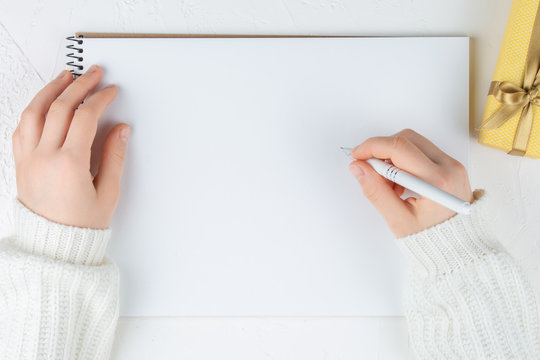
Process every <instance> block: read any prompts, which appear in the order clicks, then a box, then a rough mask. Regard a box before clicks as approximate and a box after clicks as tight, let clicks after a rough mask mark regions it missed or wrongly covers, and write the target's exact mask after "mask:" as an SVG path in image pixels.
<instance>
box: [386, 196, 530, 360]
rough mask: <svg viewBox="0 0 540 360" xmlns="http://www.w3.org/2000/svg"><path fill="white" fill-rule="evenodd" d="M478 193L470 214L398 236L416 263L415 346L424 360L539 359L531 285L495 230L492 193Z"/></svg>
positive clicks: (411, 302)
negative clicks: (491, 215) (489, 213)
mask: <svg viewBox="0 0 540 360" xmlns="http://www.w3.org/2000/svg"><path fill="white" fill-rule="evenodd" d="M475 199H476V200H475V201H474V202H473V204H472V206H471V214H470V215H462V214H458V215H455V216H454V217H452V218H450V219H448V220H446V221H444V222H442V223H440V224H438V225H435V226H433V227H431V228H428V229H425V230H423V231H421V232H418V233H416V234H413V235H409V236H407V237H403V238H400V239H397V240H396V241H397V243H398V245H399V246H400V247H401V248H402V249H403V250H404V252H405V253H406V254H407V255H408V257H409V258H410V259H411V261H412V264H413V268H412V272H411V274H410V286H409V287H408V291H407V293H408V294H407V297H406V299H407V300H406V317H407V321H408V326H409V334H410V339H411V343H412V347H413V349H414V351H415V352H416V354H417V356H418V358H419V359H521V360H524V359H540V327H539V315H538V308H537V304H536V301H535V296H534V292H533V290H532V287H531V285H530V284H529V283H528V280H527V279H526V277H525V276H524V274H523V272H522V270H521V269H520V267H519V266H518V264H517V263H516V262H515V261H514V260H513V259H512V258H511V257H510V256H509V255H508V253H506V252H505V251H504V249H503V248H502V246H501V245H500V244H499V243H498V241H497V240H496V237H495V236H494V234H492V232H491V231H490V228H489V223H488V221H487V217H486V216H487V210H488V206H490V204H489V200H488V199H489V198H488V196H487V195H486V193H485V192H484V191H481V190H476V191H475Z"/></svg>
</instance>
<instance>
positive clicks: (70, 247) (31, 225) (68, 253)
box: [14, 199, 111, 265]
mask: <svg viewBox="0 0 540 360" xmlns="http://www.w3.org/2000/svg"><path fill="white" fill-rule="evenodd" d="M14 218H15V232H16V237H15V246H16V247H17V248H19V249H20V250H22V251H25V252H28V253H31V254H34V255H43V256H47V257H50V258H52V259H54V260H59V261H64V262H68V263H72V264H80V265H99V264H101V262H102V261H103V256H104V254H105V249H106V247H107V242H108V241H109V238H110V236H111V230H110V229H104V230H98V229H90V228H80V227H75V226H68V225H62V224H59V223H56V222H53V221H49V220H47V219H45V218H44V217H42V216H40V215H38V214H36V213H34V212H33V211H31V210H30V209H28V208H27V207H26V206H24V205H23V204H22V203H21V202H20V201H19V200H18V199H16V200H15V204H14Z"/></svg>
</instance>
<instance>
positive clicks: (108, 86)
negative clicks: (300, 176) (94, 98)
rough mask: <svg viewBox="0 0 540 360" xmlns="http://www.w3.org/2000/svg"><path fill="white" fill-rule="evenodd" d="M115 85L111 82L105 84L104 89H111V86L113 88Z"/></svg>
mask: <svg viewBox="0 0 540 360" xmlns="http://www.w3.org/2000/svg"><path fill="white" fill-rule="evenodd" d="M115 86H116V85H114V84H109V85H107V86H105V87H104V89H109V88H112V87H115Z"/></svg>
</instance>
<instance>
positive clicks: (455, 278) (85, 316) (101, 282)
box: [0, 191, 540, 360]
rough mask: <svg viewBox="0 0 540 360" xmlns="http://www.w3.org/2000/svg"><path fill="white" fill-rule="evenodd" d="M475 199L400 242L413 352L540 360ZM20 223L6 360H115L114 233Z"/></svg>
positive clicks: (535, 329)
mask: <svg viewBox="0 0 540 360" xmlns="http://www.w3.org/2000/svg"><path fill="white" fill-rule="evenodd" d="M482 195H483V196H482ZM475 198H476V199H477V200H476V201H474V202H473V204H472V207H471V214H470V215H456V216H454V217H452V218H450V219H448V220H446V221H444V222H443V223H441V224H438V225H435V226H433V227H431V228H429V229H425V230H423V231H421V232H418V233H416V234H413V235H410V236H407V237H403V238H400V239H397V243H398V245H399V246H400V247H401V248H402V249H403V250H404V251H405V253H406V254H407V255H408V256H409V258H410V259H411V260H412V262H413V270H412V272H411V277H410V288H409V291H408V296H407V304H406V316H407V320H408V324H409V330H410V338H411V343H412V346H413V348H414V350H415V351H416V353H417V355H418V357H419V359H521V360H523V359H539V358H540V340H539V336H540V328H539V318H538V309H537V305H536V302H535V297H534V294H533V291H532V288H531V286H530V285H529V283H528V282H527V279H526V278H525V276H524V275H523V273H522V271H521V270H520V268H519V266H518V265H517V264H516V263H515V261H514V260H512V258H510V256H509V255H508V254H507V253H506V252H505V251H504V250H503V249H502V247H501V246H500V245H499V244H498V242H497V241H496V239H495V237H494V236H493V234H491V233H490V231H489V227H488V223H487V221H486V208H487V206H488V205H487V204H488V202H487V197H486V195H485V194H483V193H482V192H479V191H475ZM15 219H16V229H17V234H16V236H15V237H14V238H9V239H5V240H4V241H3V242H2V245H3V248H1V249H0V359H107V358H109V354H110V350H111V345H112V341H113V336H114V331H115V328H116V323H117V319H118V277H119V276H118V269H117V267H116V266H115V265H114V264H113V263H111V262H110V261H108V260H107V259H103V253H104V251H105V247H106V245H107V241H108V239H109V237H110V230H92V229H82V228H76V227H71V226H64V225H60V224H56V223H53V222H50V221H47V220H46V219H44V218H42V217H40V216H39V215H37V214H34V213H33V212H32V211H30V210H28V209H26V208H25V207H24V206H23V205H22V204H20V203H19V202H18V201H16V202H15ZM128 346H129V345H128Z"/></svg>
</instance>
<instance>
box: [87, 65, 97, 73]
mask: <svg viewBox="0 0 540 360" xmlns="http://www.w3.org/2000/svg"><path fill="white" fill-rule="evenodd" d="M96 70H97V66H96V65H92V66H90V68H89V69H88V70H87V71H86V73H87V74H91V73H93V72H96Z"/></svg>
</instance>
